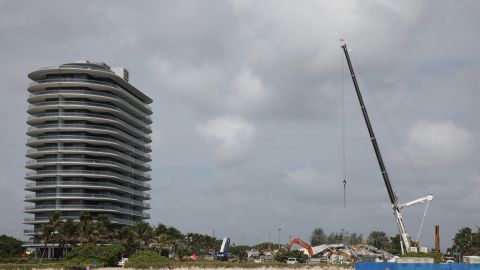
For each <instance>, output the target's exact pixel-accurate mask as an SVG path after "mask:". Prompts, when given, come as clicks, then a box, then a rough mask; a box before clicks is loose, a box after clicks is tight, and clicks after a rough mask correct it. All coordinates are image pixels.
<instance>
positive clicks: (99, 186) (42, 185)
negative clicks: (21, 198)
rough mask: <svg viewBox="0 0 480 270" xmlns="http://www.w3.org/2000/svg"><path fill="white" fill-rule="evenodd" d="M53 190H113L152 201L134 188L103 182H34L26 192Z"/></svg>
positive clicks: (28, 186) (146, 194)
mask: <svg viewBox="0 0 480 270" xmlns="http://www.w3.org/2000/svg"><path fill="white" fill-rule="evenodd" d="M51 188H87V189H95V190H112V191H116V192H123V193H126V194H134V195H136V196H139V197H142V198H144V199H145V200H149V199H150V194H148V193H146V192H142V191H138V190H136V189H133V188H129V187H126V186H121V185H117V184H114V183H108V182H107V183H103V182H87V181H58V182H56V181H49V182H33V183H27V185H26V186H25V190H27V191H32V192H34V191H37V190H42V189H51Z"/></svg>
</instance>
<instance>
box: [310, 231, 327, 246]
mask: <svg viewBox="0 0 480 270" xmlns="http://www.w3.org/2000/svg"><path fill="white" fill-rule="evenodd" d="M326 242H327V235H326V234H325V232H324V231H323V229H322V228H316V229H315V230H313V232H312V235H311V236H310V245H312V246H318V245H321V244H325V243H326Z"/></svg>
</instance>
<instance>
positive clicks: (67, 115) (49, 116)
mask: <svg viewBox="0 0 480 270" xmlns="http://www.w3.org/2000/svg"><path fill="white" fill-rule="evenodd" d="M58 119H63V120H86V121H90V122H94V123H107V124H110V125H114V126H116V127H117V128H119V129H120V130H128V132H129V133H130V135H131V136H135V135H137V136H138V137H143V138H146V139H147V140H149V141H150V142H151V141H152V138H151V137H150V135H148V134H147V133H151V130H150V129H147V128H145V129H143V130H142V129H138V128H136V127H134V126H132V125H130V124H128V123H126V122H124V121H122V120H120V119H119V118H117V117H114V116H110V115H105V114H95V113H77V112H61V113H58V112H54V113H39V114H36V115H32V116H29V117H28V121H27V123H28V124H29V125H35V124H39V123H43V122H45V121H52V120H58ZM132 133H133V134H132Z"/></svg>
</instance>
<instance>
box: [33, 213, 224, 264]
mask: <svg viewBox="0 0 480 270" xmlns="http://www.w3.org/2000/svg"><path fill="white" fill-rule="evenodd" d="M34 239H35V240H37V241H39V242H42V243H44V244H45V247H47V246H48V245H49V244H59V246H60V248H61V249H62V250H63V256H62V257H65V256H66V253H67V251H68V249H70V247H75V246H78V245H104V244H120V245H121V246H123V248H124V250H125V254H123V255H124V256H127V257H128V256H129V255H131V254H133V253H134V252H135V251H138V250H145V249H151V250H154V251H156V252H158V253H159V254H161V255H163V256H167V257H173V256H178V257H180V258H182V257H183V256H186V255H191V254H192V253H197V254H199V255H204V254H209V253H210V252H211V251H212V250H215V248H216V249H218V248H219V246H220V244H221V240H217V239H215V238H214V237H212V236H209V235H205V234H199V233H187V234H182V233H181V232H180V231H179V230H178V229H177V228H175V227H172V226H166V225H164V224H161V223H160V224H158V225H157V226H151V225H150V224H149V223H147V222H140V223H138V224H136V225H134V226H120V227H119V226H118V225H116V224H112V223H111V222H110V220H109V219H108V218H106V217H98V219H96V220H94V219H93V218H92V217H91V216H90V214H89V213H88V212H82V213H81V214H80V221H79V222H75V221H73V219H71V218H67V219H65V220H62V219H61V213H60V212H55V213H53V214H52V215H51V217H50V220H49V222H48V223H46V224H43V225H42V229H41V231H40V232H39V233H38V234H36V235H35V236H34ZM41 256H42V257H44V256H45V254H43V255H42V254H41Z"/></svg>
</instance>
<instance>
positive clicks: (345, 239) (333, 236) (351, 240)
mask: <svg viewBox="0 0 480 270" xmlns="http://www.w3.org/2000/svg"><path fill="white" fill-rule="evenodd" d="M362 242H363V235H362V234H357V233H355V232H352V233H350V232H349V231H346V230H343V229H342V230H340V232H335V233H334V232H332V233H330V234H329V235H328V237H327V241H326V243H327V244H347V245H354V244H360V243H362Z"/></svg>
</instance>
